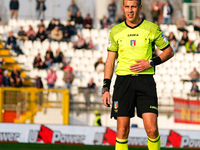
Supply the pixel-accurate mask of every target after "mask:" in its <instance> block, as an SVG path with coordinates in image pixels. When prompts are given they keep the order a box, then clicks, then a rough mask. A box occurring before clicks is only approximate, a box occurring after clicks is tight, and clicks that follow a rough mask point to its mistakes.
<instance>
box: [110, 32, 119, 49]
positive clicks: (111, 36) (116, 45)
mask: <svg viewBox="0 0 200 150" xmlns="http://www.w3.org/2000/svg"><path fill="white" fill-rule="evenodd" d="M107 50H108V51H112V52H117V51H118V44H117V42H116V41H115V39H114V37H113V32H112V30H111V32H110V35H109V38H108V45H107Z"/></svg>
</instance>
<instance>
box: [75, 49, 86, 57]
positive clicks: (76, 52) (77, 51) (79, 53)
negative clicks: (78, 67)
mask: <svg viewBox="0 0 200 150" xmlns="http://www.w3.org/2000/svg"><path fill="white" fill-rule="evenodd" d="M83 51H84V50H83V49H79V50H75V54H74V56H75V57H79V58H82V57H83Z"/></svg>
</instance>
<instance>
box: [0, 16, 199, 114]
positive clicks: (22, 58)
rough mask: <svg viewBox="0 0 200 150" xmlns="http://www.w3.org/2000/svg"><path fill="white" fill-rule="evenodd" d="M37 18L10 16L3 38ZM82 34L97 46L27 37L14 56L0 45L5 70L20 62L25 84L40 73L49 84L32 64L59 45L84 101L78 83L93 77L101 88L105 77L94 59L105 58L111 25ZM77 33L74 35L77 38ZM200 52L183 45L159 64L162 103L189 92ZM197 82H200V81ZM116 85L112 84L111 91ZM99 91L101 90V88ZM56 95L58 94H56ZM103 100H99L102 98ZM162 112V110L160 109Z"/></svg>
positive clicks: (194, 35)
mask: <svg viewBox="0 0 200 150" xmlns="http://www.w3.org/2000/svg"><path fill="white" fill-rule="evenodd" d="M38 23H39V22H38V21H35V20H18V21H16V20H9V23H8V25H4V26H3V25H0V34H1V37H2V39H1V40H3V41H5V40H6V37H7V34H8V32H9V31H11V30H12V31H13V32H14V34H15V36H17V32H18V31H19V27H20V26H23V27H24V29H26V28H27V27H28V25H29V24H32V25H33V28H34V29H37V25H38ZM48 23H49V22H48V21H47V20H46V21H45V25H46V26H47V25H48ZM160 28H161V30H163V32H164V34H165V35H166V36H168V34H169V33H170V32H171V31H172V32H174V34H175V35H176V37H177V39H178V40H180V38H181V36H182V32H180V31H178V30H177V28H176V26H175V25H162V24H161V25H160ZM187 29H188V31H189V34H188V35H189V37H190V38H192V39H193V40H194V41H195V44H196V46H197V44H198V43H199V41H200V37H199V34H197V32H196V31H194V30H193V26H191V25H190V26H188V27H187ZM82 35H83V36H84V38H86V39H88V38H91V39H92V40H93V41H94V44H95V49H94V50H87V49H80V50H76V49H73V44H72V42H69V43H67V42H60V43H58V42H55V41H52V42H49V41H48V40H45V41H44V42H40V41H34V42H32V41H24V42H19V45H20V48H21V49H22V50H23V52H24V53H25V55H19V56H14V55H12V52H11V51H10V50H7V49H3V48H2V47H3V45H1V49H0V58H2V59H4V60H5V62H6V65H2V66H1V68H2V70H5V69H8V70H9V71H11V70H12V69H13V67H14V66H17V67H18V69H20V70H21V71H22V74H23V77H24V78H25V79H26V80H25V81H26V82H25V86H32V85H33V81H34V79H33V78H34V77H35V76H36V75H39V76H40V77H41V79H42V81H43V84H44V88H47V82H46V76H47V70H38V69H35V68H33V60H34V57H35V56H36V55H37V54H38V53H40V54H41V58H42V59H43V60H44V56H45V54H46V50H47V48H48V47H49V46H51V48H52V51H53V53H54V54H55V52H56V49H57V48H58V47H60V49H61V51H62V52H63V54H64V56H65V57H66V58H69V59H70V61H71V66H72V67H73V68H74V73H75V79H74V81H73V83H72V88H71V93H72V95H73V98H74V100H75V101H80V102H84V96H83V93H79V90H78V88H79V87H84V86H85V87H86V86H87V81H88V80H89V78H90V77H93V78H94V82H95V83H96V85H97V86H98V88H99V89H100V88H101V86H102V81H103V73H98V72H96V71H95V70H94V63H95V61H96V60H97V59H98V58H99V57H102V58H103V61H104V62H105V58H106V55H107V51H106V46H107V38H108V35H109V29H91V30H89V29H83V30H82ZM75 39H76V37H75V38H74V39H73V40H75ZM199 58H200V54H197V53H186V50H185V47H184V46H180V47H179V50H178V52H177V53H176V54H175V57H174V58H172V59H171V60H169V61H168V62H167V63H164V64H162V65H160V66H157V68H156V75H155V81H156V83H157V91H158V97H159V105H160V106H161V107H162V106H165V105H167V106H172V105H173V98H172V97H173V96H178V97H183V98H187V94H188V92H190V88H191V83H190V82H183V81H182V80H183V79H189V77H188V73H189V72H190V71H191V70H192V68H193V67H196V68H200V59H199ZM53 67H54V69H55V70H56V73H57V76H58V79H57V81H56V83H55V86H56V88H63V87H64V82H63V79H62V78H63V71H62V70H60V65H59V64H57V65H53ZM112 80H113V81H112V84H113V83H114V80H115V75H114V77H113V79H112ZM198 85H199V86H200V84H199V82H198ZM112 91H113V88H112V87H111V92H112ZM99 93H100V92H99ZM54 96H55V95H54ZM97 97H100V94H97V95H92V98H91V100H92V101H95V100H97V101H99V99H98V98H97ZM99 102H100V101H99ZM161 112H162V110H161Z"/></svg>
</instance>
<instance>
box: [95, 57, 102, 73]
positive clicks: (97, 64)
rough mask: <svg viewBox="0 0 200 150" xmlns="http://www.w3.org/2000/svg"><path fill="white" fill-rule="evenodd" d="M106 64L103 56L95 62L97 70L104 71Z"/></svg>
mask: <svg viewBox="0 0 200 150" xmlns="http://www.w3.org/2000/svg"><path fill="white" fill-rule="evenodd" d="M104 65H105V63H104V62H103V60H102V57H99V59H98V60H97V62H96V63H95V64H94V69H95V70H96V71H97V72H103V71H104Z"/></svg>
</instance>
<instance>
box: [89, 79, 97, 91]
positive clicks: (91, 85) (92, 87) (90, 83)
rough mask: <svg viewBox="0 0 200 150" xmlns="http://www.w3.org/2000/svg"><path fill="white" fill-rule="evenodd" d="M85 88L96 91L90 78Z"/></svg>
mask: <svg viewBox="0 0 200 150" xmlns="http://www.w3.org/2000/svg"><path fill="white" fill-rule="evenodd" d="M87 88H88V89H96V88H97V86H96V84H95V83H94V79H93V78H90V80H89V83H88V84H87Z"/></svg>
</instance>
